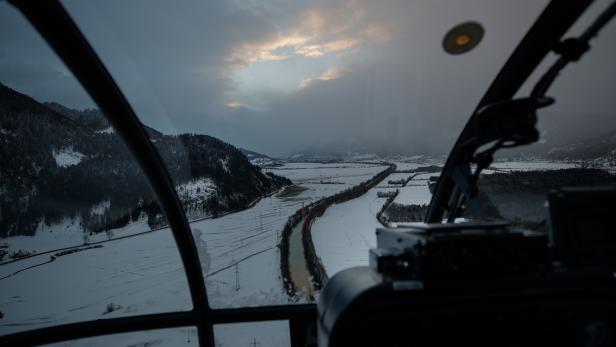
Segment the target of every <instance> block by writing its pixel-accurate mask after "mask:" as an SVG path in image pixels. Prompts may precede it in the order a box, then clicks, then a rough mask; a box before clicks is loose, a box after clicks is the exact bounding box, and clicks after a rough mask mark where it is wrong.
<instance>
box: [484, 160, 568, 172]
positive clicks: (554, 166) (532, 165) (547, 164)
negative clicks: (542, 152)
mask: <svg viewBox="0 0 616 347" xmlns="http://www.w3.org/2000/svg"><path fill="white" fill-rule="evenodd" d="M576 167H580V164H579V163H568V162H560V161H498V160H497V161H494V162H493V163H492V165H490V168H489V169H487V170H484V171H482V173H485V174H488V173H491V172H494V171H497V172H512V171H534V170H559V169H573V168H576ZM491 169H496V170H491Z"/></svg>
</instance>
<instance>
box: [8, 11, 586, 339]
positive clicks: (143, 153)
mask: <svg viewBox="0 0 616 347" xmlns="http://www.w3.org/2000/svg"><path fill="white" fill-rule="evenodd" d="M9 2H10V3H11V4H13V5H14V6H15V7H17V8H18V9H19V10H20V11H21V13H22V14H23V15H24V16H25V17H26V18H27V19H28V21H29V22H30V24H31V25H32V26H33V27H34V28H35V29H36V30H37V31H38V32H39V34H41V36H42V37H43V38H44V39H45V40H46V41H47V43H48V44H49V45H50V46H51V47H52V49H53V50H54V51H55V52H56V54H57V55H58V56H59V57H60V59H61V60H62V61H63V62H64V63H65V64H66V66H67V67H68V68H69V69H70V70H71V71H72V73H73V74H74V75H75V77H76V78H77V79H78V80H79V82H80V83H81V84H82V86H83V87H84V89H85V90H86V91H87V92H88V93H89V95H90V96H91V97H92V99H93V100H94V101H95V103H96V104H97V105H98V106H99V108H100V109H101V110H102V111H103V113H104V114H105V115H106V116H107V118H108V119H109V121H110V123H111V124H112V126H113V127H114V129H115V131H116V132H117V134H118V135H119V136H120V137H121V138H122V140H123V141H124V142H125V143H126V144H127V146H128V148H129V149H130V150H131V152H132V153H133V155H134V157H135V159H136V160H137V162H138V164H139V166H140V167H141V169H142V170H143V172H144V174H145V175H146V177H147V179H148V182H149V183H150V185H151V186H152V188H153V191H154V192H155V194H156V196H157V198H158V200H159V203H160V205H161V207H162V209H163V212H164V213H165V215H166V217H167V220H168V221H169V225H170V228H171V231H172V233H173V236H174V238H175V241H176V243H177V246H178V249H179V251H180V256H181V258H182V262H183V265H184V268H185V271H186V275H187V279H188V284H189V288H190V293H191V299H192V303H193V309H192V310H191V311H184V312H171V313H160V314H148V315H140V316H132V317H122V318H111V319H101V320H93V321H85V322H79V323H71V324H64V325H57V326H51V327H46V328H41V329H34V330H29V331H24V332H19V333H14V334H10V335H5V336H1V337H0V345H7V346H8V345H36V344H45V343H51V342H60V341H66V340H73V339H78V338H84V337H92V336H99V335H107V334H114V333H122V332H131V331H139V330H152V329H161V328H171V327H182V326H196V327H197V328H198V334H199V344H200V345H202V346H213V345H214V338H213V332H212V331H213V330H212V327H213V325H214V324H221V323H238V322H252V321H270V320H288V321H289V326H290V335H291V344H292V345H293V346H300V345H304V342H305V341H307V340H308V339H309V336H307V334H308V331H309V329H306V327H307V326H310V325H311V324H312V325H314V324H315V322H316V320H317V317H316V305H315V304H306V305H292V306H291V305H290V306H269V307H257V308H238V309H216V310H213V309H211V308H210V307H209V304H208V300H207V293H206V287H205V281H204V277H203V272H202V270H201V265H200V262H199V257H198V254H197V249H196V247H195V243H194V239H193V236H192V233H191V231H190V227H189V225H188V222H187V219H186V216H185V214H184V211H183V209H182V207H181V204H180V201H179V199H178V196H177V194H176V191H175V189H174V186H173V183H172V181H171V179H170V177H169V174H168V172H167V170H166V168H165V165H164V164H163V162H162V160H161V158H160V156H159V155H158V152H157V150H156V149H155V147H154V145H153V144H152V143H151V142H150V141H149V138H148V135H147V133H146V131H145V130H144V128H143V126H142V124H141V122H140V121H139V120H138V118H137V116H136V114H135V112H134V111H133V109H132V108H131V106H130V105H129V103H128V101H127V100H126V98H125V97H124V95H123V94H122V92H121V90H120V89H119V87H118V86H117V84H116V83H115V82H114V81H113V79H112V77H111V75H110V74H109V72H108V71H107V69H106V68H105V66H104V65H103V63H102V62H101V60H100V59H99V57H98V56H97V55H96V53H95V52H94V50H93V49H92V47H91V46H90V44H89V43H88V41H87V40H86V38H85V37H84V35H83V34H82V33H81V32H80V30H79V29H78V28H77V26H76V24H75V23H74V22H73V20H72V19H71V17H70V16H69V15H68V13H67V12H66V10H65V9H64V8H63V6H62V5H61V4H60V2H59V1H57V0H49V1H45V0H43V1H38V0H9ZM591 2H592V0H584V1H576V2H563V1H558V0H553V1H552V2H550V4H549V5H548V6H547V7H546V8H545V9H544V11H543V12H542V14H541V15H540V17H539V18H538V19H537V21H536V22H535V24H534V25H533V26H532V27H531V28H530V30H529V32H528V33H527V34H526V35H525V37H524V39H523V40H522V41H521V43H520V44H519V45H518V46H517V48H516V49H515V51H514V53H513V54H512V56H511V57H510V58H509V60H508V61H507V63H506V64H505V66H504V67H503V68H502V70H501V71H500V73H499V74H498V76H497V77H496V79H495V80H494V82H493V83H492V85H491V87H490V88H489V89H488V91H487V93H486V94H485V95H484V97H483V98H482V100H481V101H480V103H479V106H478V107H477V109H479V108H481V107H482V106H483V105H486V104H488V103H490V102H492V101H494V100H503V99H510V98H511V97H513V95H515V93H516V92H517V90H518V89H519V88H520V86H521V85H522V84H523V82H524V81H525V80H526V79H527V78H528V77H529V75H530V73H531V72H532V71H533V70H534V69H535V68H536V66H537V65H538V64H539V63H540V62H541V60H542V59H543V58H544V57H545V55H547V53H548V52H549V51H550V48H551V47H553V45H554V44H556V43H557V42H558V41H559V40H560V38H561V37H562V35H564V34H565V32H566V31H567V29H568V28H569V27H570V26H571V25H572V24H573V23H574V22H575V21H576V20H577V19H578V17H579V16H580V15H581V14H582V12H584V10H585V9H586V8H587V7H588V5H590V3H591ZM472 121H473V117H471V118H470V120H469V123H468V124H467V126H466V127H465V128H464V130H463V131H462V134H461V135H460V138H459V139H458V141H457V143H456V146H454V148H453V149H452V152H451V154H450V156H449V159H448V161H447V165H446V167H445V169H444V171H443V174H442V175H441V177H442V178H443V177H444V179H442V180H441V181H439V183H438V185H437V187H436V189H437V191H436V194H435V195H434V198H433V201H432V204H431V207H430V211H429V217H428V220H427V221H435V220H430V219H439V220H438V222H440V218H435V217H436V216H438V215H441V217H442V212H441V210H440V209H441V208H442V206H445V205H446V204H445V203H446V202H447V201H439V199H441V198H442V197H447V196H449V194H445V192H447V191H449V190H450V189H451V188H452V187H451V186H452V185H453V181H452V179H451V177H452V173H453V172H452V170H453V169H455V166H454V165H453V164H454V163H455V162H456V160H457V158H459V156H460V155H461V153H458V152H459V151H457V148H458V145H459V144H460V143H461V142H463V141H464V140H465V139H466V138H467V137H468V136H469V135H470V132H469V131H470V128H471V126H470V125H472ZM430 216H432V217H430Z"/></svg>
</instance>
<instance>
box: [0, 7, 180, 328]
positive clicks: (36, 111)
mask: <svg viewBox="0 0 616 347" xmlns="http://www.w3.org/2000/svg"><path fill="white" fill-rule="evenodd" d="M0 23H2V24H1V27H2V29H1V30H0V42H2V45H0V47H1V48H0V158H1V161H2V163H1V164H0V335H6V334H9V333H14V332H18V331H24V330H30V329H37V328H43V327H48V326H52V325H59V324H67V323H74V322H79V321H84V320H96V319H105V318H117V317H126V316H136V315H142V314H148V313H162V312H174V311H188V310H190V309H191V308H192V303H191V300H190V295H189V294H190V293H189V290H188V282H187V279H186V275H185V271H184V268H183V266H182V261H181V259H180V254H179V252H178V249H177V246H176V244H175V241H174V239H173V235H172V234H171V232H170V230H169V229H168V228H158V227H157V225H159V224H160V222H159V220H161V219H162V214H161V213H160V209H159V207H158V201H157V199H156V197H155V195H154V194H153V192H152V190H151V189H150V185H149V184H148V182H147V180H146V179H145V175H143V173H142V172H141V170H140V168H139V166H138V165H137V163H136V161H135V160H134V158H133V156H132V155H131V153H130V152H129V151H128V149H127V148H126V146H125V145H124V142H123V141H122V140H121V139H120V137H119V136H118V135H117V134H116V133H115V132H114V131H113V128H112V127H111V126H110V124H109V123H108V121H107V119H106V118H105V116H104V115H103V114H102V113H101V112H100V111H99V110H97V109H96V108H95V104H94V102H93V101H92V100H91V99H90V98H89V97H88V96H87V94H86V93H85V91H84V90H83V89H82V88H81V86H80V85H79V83H78V82H77V80H76V79H75V78H74V77H73V75H72V74H71V73H70V71H69V70H68V69H67V68H66V67H65V66H64V64H62V62H61V61H60V60H59V59H58V58H57V57H56V56H55V55H54V54H53V52H52V51H51V49H50V48H49V47H48V46H47V44H46V43H45V42H44V41H43V39H42V38H41V37H40V36H38V34H36V32H35V31H34V29H33V28H32V27H31V26H30V25H29V24H28V22H27V21H26V20H25V19H24V18H23V17H22V16H21V14H20V13H19V12H18V11H17V10H16V9H14V8H12V7H11V6H10V5H8V4H7V3H6V2H2V3H0ZM161 298H165V299H164V300H161ZM183 335H184V334H182V336H183Z"/></svg>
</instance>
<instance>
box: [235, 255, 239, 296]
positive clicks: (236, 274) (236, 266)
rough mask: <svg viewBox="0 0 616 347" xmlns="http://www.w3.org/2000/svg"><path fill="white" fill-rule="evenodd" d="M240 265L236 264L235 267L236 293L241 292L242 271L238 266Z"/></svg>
mask: <svg viewBox="0 0 616 347" xmlns="http://www.w3.org/2000/svg"><path fill="white" fill-rule="evenodd" d="M233 262H235V259H233ZM237 264H238V263H236V262H235V265H234V271H235V291H236V292H237V291H239V290H240V269H239V266H238V265H237Z"/></svg>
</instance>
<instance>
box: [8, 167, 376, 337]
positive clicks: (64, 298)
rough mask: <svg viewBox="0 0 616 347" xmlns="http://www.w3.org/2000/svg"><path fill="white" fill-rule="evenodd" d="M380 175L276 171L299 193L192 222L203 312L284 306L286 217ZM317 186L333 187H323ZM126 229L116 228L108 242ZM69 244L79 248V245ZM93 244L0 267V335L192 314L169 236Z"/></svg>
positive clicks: (346, 170) (355, 170)
mask: <svg viewBox="0 0 616 347" xmlns="http://www.w3.org/2000/svg"><path fill="white" fill-rule="evenodd" d="M321 167H323V168H321ZM383 169H385V167H383V166H375V165H372V166H370V165H360V164H340V165H338V167H336V168H332V167H331V165H329V164H327V165H325V164H302V165H298V164H296V163H294V164H291V165H289V166H285V167H282V168H280V169H279V170H277V173H280V174H287V175H288V176H291V177H293V178H294V179H295V180H297V181H298V182H304V183H301V186H302V187H303V188H305V190H303V191H301V192H299V193H298V194H297V195H295V196H278V195H275V196H272V197H268V198H264V199H262V200H261V201H260V202H259V203H257V204H256V205H255V206H254V207H253V208H251V209H248V210H245V211H241V212H238V213H233V214H229V215H226V216H224V217H221V218H217V219H206V220H201V221H197V222H193V223H191V228H192V231H193V234H194V236H195V239H196V242H197V247H198V250H199V253H200V256H201V261H202V267H203V270H204V272H205V273H206V282H207V287H208V295H209V299H210V305H211V306H212V307H239V306H260V305H274V304H288V303H289V299H288V296H287V295H286V293H285V292H284V290H283V286H282V281H281V277H280V259H279V254H278V248H277V247H276V245H277V244H278V242H279V233H280V231H281V230H282V227H283V225H284V223H286V221H287V218H288V216H289V215H291V214H292V213H294V212H295V211H296V210H297V209H298V208H300V207H301V204H302V202H304V203H309V202H311V201H315V200H317V199H319V198H321V197H323V196H328V195H331V194H335V193H337V192H339V191H341V190H344V189H346V188H349V187H351V186H353V185H355V184H357V183H359V182H362V181H365V180H367V179H369V178H371V177H372V176H374V175H376V174H377V173H378V172H380V171H382V170H383ZM324 180H335V181H336V182H337V183H336V184H321V183H320V182H321V181H324ZM145 226H146V227H147V225H145ZM129 227H130V228H135V229H137V230H142V229H140V228H142V227H144V226H143V225H140V224H138V223H134V224H131V225H129V226H127V227H126V228H129ZM124 232H125V231H124V230H115V235H116V236H120V235H122V234H123V233H124ZM128 232H131V231H128ZM51 234H53V233H49V232H47V233H42V234H40V235H39V236H35V237H30V238H29V240H28V241H30V242H41V243H44V242H45V241H46V240H47V239H45V238H49V237H52V236H51ZM77 235H79V234H77ZM79 237H81V235H79ZM75 240H76V241H79V242H77V244H81V243H82V241H81V240H80V239H79V238H77V239H75ZM24 242H25V241H24ZM100 245H101V246H102V247H100V248H92V249H87V250H84V251H81V252H75V253H72V254H66V255H62V256H57V257H56V258H55V260H53V261H51V262H50V259H51V258H50V256H51V255H53V254H45V255H38V256H34V257H31V258H28V259H23V260H20V261H16V262H12V263H9V264H3V265H0V278H3V279H0V303H1V304H0V311H2V313H3V314H4V317H3V318H2V319H1V320H0V334H7V333H10V332H16V331H22V330H28V329H33V328H39V327H44V326H50V325H55V324H62V323H69V322H76V321H81V320H90V319H98V318H110V317H120V316H128V315H139V314H145V313H158V312H169V311H177V310H188V309H190V308H191V302H190V297H189V293H188V287H187V283H186V279H185V275H184V270H183V267H182V264H181V261H180V258H179V254H178V251H177V248H176V246H175V242H174V241H173V237H172V235H171V233H170V231H169V230H168V229H162V230H159V231H154V232H149V233H146V234H143V235H139V236H135V237H130V238H125V239H121V240H112V241H109V242H104V243H102V244H100ZM39 264H40V266H36V267H32V266H35V265H39ZM6 276H8V277H6ZM4 277H6V278H4ZM107 311H109V312H107ZM223 331H224V329H223Z"/></svg>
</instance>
